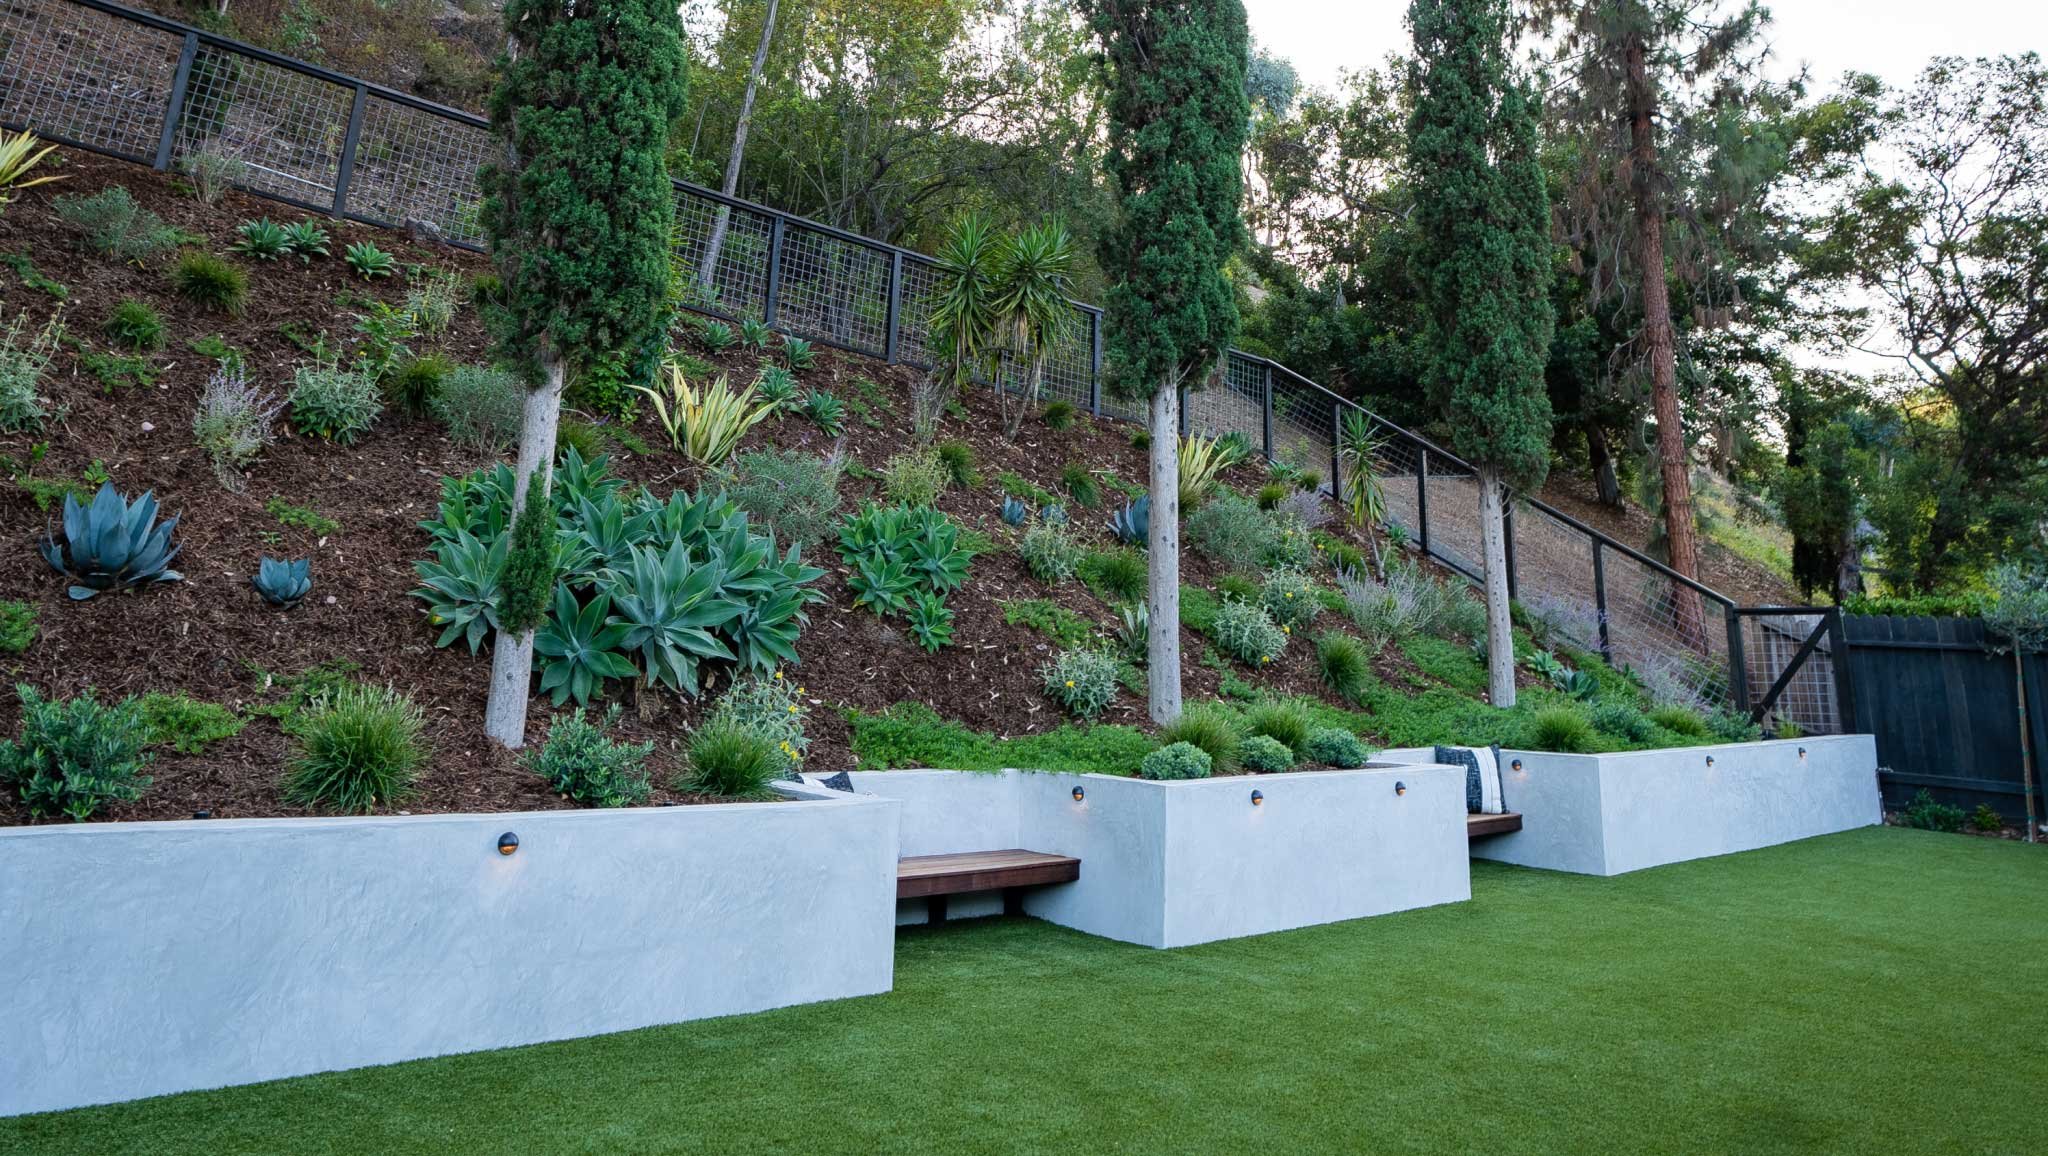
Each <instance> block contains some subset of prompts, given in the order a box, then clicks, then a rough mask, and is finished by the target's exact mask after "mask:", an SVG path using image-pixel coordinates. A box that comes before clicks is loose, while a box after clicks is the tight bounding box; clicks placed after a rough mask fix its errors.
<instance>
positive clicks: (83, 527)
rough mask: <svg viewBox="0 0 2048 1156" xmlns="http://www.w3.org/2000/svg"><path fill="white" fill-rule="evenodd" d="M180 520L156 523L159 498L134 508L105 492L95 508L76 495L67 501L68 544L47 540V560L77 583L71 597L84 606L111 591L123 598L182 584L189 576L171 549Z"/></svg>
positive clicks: (105, 487)
mask: <svg viewBox="0 0 2048 1156" xmlns="http://www.w3.org/2000/svg"><path fill="white" fill-rule="evenodd" d="M177 525H178V519H176V518H169V519H166V520H165V521H163V522H161V523H159V522H158V521H157V520H156V492H155V491H153V490H152V491H148V492H145V493H144V494H143V495H142V496H141V497H139V498H137V499H135V500H134V501H133V502H130V501H129V500H128V499H126V498H123V497H122V496H121V495H120V494H118V493H116V492H115V491H114V486H113V483H112V482H108V483H104V484H102V485H101V486H100V492H99V493H98V494H96V495H94V496H93V500H92V504H91V505H89V506H88V505H80V504H79V502H78V498H77V497H76V496H75V495H71V494H66V495H65V497H64V542H63V544H62V545H59V544H58V543H57V541H56V539H55V538H54V537H53V536H52V535H50V534H44V535H43V542H42V551H43V560H44V561H46V562H48V563H49V564H50V568H51V569H53V570H55V571H57V572H58V573H59V574H63V575H66V576H68V577H70V579H71V580H72V587H71V597H73V598H75V599H78V600H80V601H83V600H84V599H87V598H91V597H93V596H94V595H96V594H104V593H106V592H108V591H115V592H122V591H128V590H133V589H135V588H136V587H138V586H143V585H147V584H150V583H155V582H180V581H183V580H184V577H185V576H184V575H183V574H180V573H178V572H177V571H176V570H173V569H171V568H170V565H171V562H172V561H173V560H174V559H176V558H177V556H178V551H179V550H180V549H182V547H179V546H173V545H171V531H172V530H174V529H176V528H177Z"/></svg>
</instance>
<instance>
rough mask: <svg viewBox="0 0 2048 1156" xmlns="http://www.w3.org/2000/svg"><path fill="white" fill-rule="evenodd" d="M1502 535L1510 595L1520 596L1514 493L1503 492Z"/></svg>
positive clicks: (1501, 508)
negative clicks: (1516, 582)
mask: <svg viewBox="0 0 2048 1156" xmlns="http://www.w3.org/2000/svg"><path fill="white" fill-rule="evenodd" d="M1482 484H1483V483H1482ZM1500 536H1501V543H1502V545H1503V547H1504V550H1503V553H1504V554H1505V555H1506V556H1507V571H1508V597H1509V598H1517V597H1520V594H1519V593H1518V591H1519V590H1520V587H1519V586H1517V585H1516V584H1515V498H1514V495H1513V494H1505V493H1504V494H1502V495H1501V503H1500Z"/></svg>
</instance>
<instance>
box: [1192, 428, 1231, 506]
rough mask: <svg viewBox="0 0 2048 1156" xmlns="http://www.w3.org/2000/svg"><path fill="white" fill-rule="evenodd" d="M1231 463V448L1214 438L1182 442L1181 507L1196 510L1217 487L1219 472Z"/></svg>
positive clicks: (1196, 438) (1197, 438)
mask: <svg viewBox="0 0 2048 1156" xmlns="http://www.w3.org/2000/svg"><path fill="white" fill-rule="evenodd" d="M1230 464H1231V459H1230V453H1229V450H1228V449H1226V448H1225V447H1223V446H1221V445H1219V444H1218V442H1217V441H1216V439H1214V438H1202V437H1190V438H1183V439H1181V443H1180V509H1181V513H1182V514H1183V515H1186V514H1188V513H1191V512H1193V510H1194V508H1195V507H1196V506H1199V505H1201V504H1202V500H1203V499H1205V498H1207V497H1208V496H1209V495H1210V494H1212V493H1214V492H1215V490H1216V475H1218V474H1220V473H1222V472H1223V471H1224V470H1225V469H1226V468H1228V467H1229V466H1230Z"/></svg>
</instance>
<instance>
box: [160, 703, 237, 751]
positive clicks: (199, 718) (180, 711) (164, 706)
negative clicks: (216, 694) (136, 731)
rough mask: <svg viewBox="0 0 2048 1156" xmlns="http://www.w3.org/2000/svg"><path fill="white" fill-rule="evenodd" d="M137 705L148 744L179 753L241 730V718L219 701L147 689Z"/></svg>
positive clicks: (197, 749) (200, 749)
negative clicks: (148, 691)
mask: <svg viewBox="0 0 2048 1156" xmlns="http://www.w3.org/2000/svg"><path fill="white" fill-rule="evenodd" d="M140 705H141V710H142V724H143V727H144V729H145V731H146V732H147V734H148V738H147V740H146V741H147V742H148V743H149V745H151V746H156V747H166V746H167V747H169V748H171V749H172V750H174V751H176V752H178V753H179V754H181V755H196V754H198V753H200V752H201V751H203V750H205V749H206V747H207V746H208V745H209V744H211V743H217V742H221V741H223V740H225V739H231V738H233V737H235V736H236V735H238V734H241V733H242V720H241V718H240V717H238V716H237V715H236V714H235V712H234V711H231V710H229V709H228V708H226V707H224V706H222V705H220V704H219V703H213V702H201V701H200V700H198V699H196V698H191V697H189V696H187V695H182V694H164V693H161V692H157V691H151V692H150V693H148V694H145V695H143V696H142V701H141V704H140Z"/></svg>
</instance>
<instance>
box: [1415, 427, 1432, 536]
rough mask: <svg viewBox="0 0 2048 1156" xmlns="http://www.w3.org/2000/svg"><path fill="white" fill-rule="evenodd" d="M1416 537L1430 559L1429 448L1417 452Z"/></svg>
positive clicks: (1419, 449) (1425, 447)
mask: <svg viewBox="0 0 2048 1156" xmlns="http://www.w3.org/2000/svg"><path fill="white" fill-rule="evenodd" d="M1415 536H1416V538H1417V539H1418V540H1419V541H1420V542H1421V543H1422V556H1423V557H1425V558H1427V557H1429V447H1428V446H1422V447H1420V448H1418V449H1417V450H1416V451H1415Z"/></svg>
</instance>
